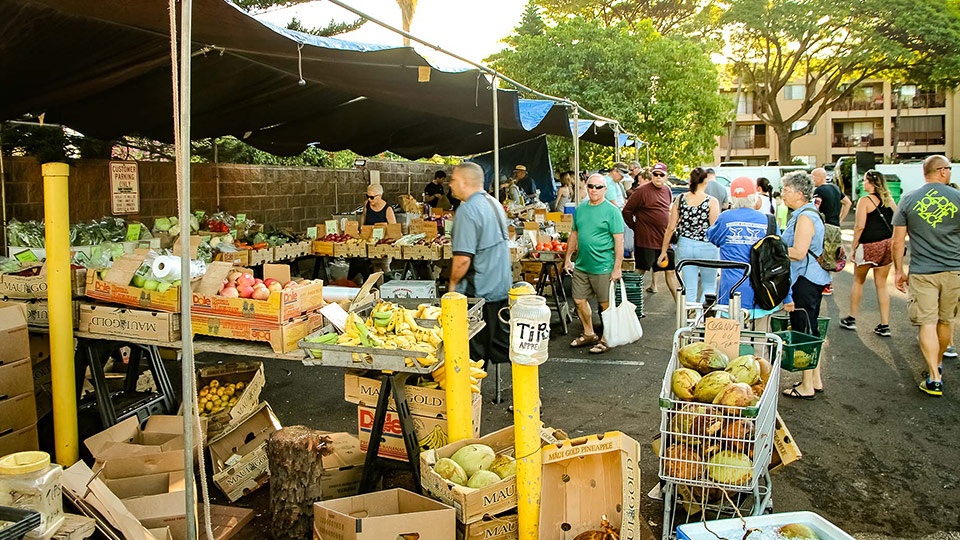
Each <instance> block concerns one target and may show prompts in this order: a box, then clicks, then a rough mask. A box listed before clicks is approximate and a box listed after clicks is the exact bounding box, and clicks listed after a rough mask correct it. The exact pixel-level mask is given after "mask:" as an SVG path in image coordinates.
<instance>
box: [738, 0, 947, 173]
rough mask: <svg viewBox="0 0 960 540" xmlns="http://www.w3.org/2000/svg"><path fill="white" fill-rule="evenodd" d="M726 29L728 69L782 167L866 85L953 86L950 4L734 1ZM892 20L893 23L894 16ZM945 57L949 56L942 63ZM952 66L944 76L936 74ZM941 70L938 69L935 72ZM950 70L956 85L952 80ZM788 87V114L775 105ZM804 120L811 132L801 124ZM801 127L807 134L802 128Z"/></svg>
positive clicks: (922, 0) (935, 0) (936, 0)
mask: <svg viewBox="0 0 960 540" xmlns="http://www.w3.org/2000/svg"><path fill="white" fill-rule="evenodd" d="M730 4H731V5H730V9H728V10H727V12H726V13H725V15H724V17H723V19H722V20H721V22H722V23H723V24H724V25H725V26H726V28H727V30H728V32H729V33H730V35H731V36H732V37H731V39H730V46H731V47H730V51H731V54H730V61H731V62H732V65H733V69H734V70H735V71H736V72H738V73H739V74H740V75H741V77H743V78H744V79H745V83H746V85H747V86H748V87H750V88H751V89H752V90H753V92H754V105H755V107H756V110H755V113H756V114H757V116H759V117H760V119H761V120H762V121H763V122H764V123H765V124H766V125H767V126H769V127H770V128H771V129H772V130H773V131H774V132H775V133H776V134H777V139H778V157H779V159H780V162H781V163H788V162H790V161H791V160H792V157H793V154H792V151H791V147H792V144H793V141H794V140H796V139H797V138H799V137H801V136H803V135H806V134H807V133H810V132H811V131H812V130H813V129H814V127H815V126H816V124H817V122H818V121H819V120H820V118H822V117H823V115H824V114H826V112H827V111H829V110H830V109H831V108H832V107H833V106H834V105H835V104H836V103H837V102H838V101H840V100H843V99H846V98H848V97H850V96H852V95H853V93H854V91H855V90H856V89H857V87H858V85H860V84H861V83H862V82H864V81H866V80H868V79H875V78H882V77H889V76H891V75H894V74H897V73H900V74H911V75H919V74H922V73H924V72H928V73H930V74H931V75H933V74H937V76H938V77H939V80H941V81H947V80H949V79H951V78H955V77H956V74H957V73H958V71H957V69H956V68H957V67H958V63H960V46H958V44H960V16H958V9H957V1H956V0H951V1H950V3H949V4H947V5H945V3H944V0H909V1H907V0H840V1H838V0H732V1H731V3H730ZM893 13H895V14H896V17H891V16H890V15H891V14H893ZM940 55H944V56H940ZM937 64H941V65H943V66H949V69H947V70H944V69H943V68H941V67H939V66H937ZM934 66H937V67H934ZM950 70H952V75H953V77H949V76H948V75H950ZM788 85H799V86H791V88H790V92H791V96H792V97H793V98H794V99H792V100H790V101H786V102H785V103H786V104H787V106H786V107H782V106H781V103H779V102H778V99H777V98H778V97H779V96H781V95H783V94H782V93H783V92H785V91H786V89H787V86H788ZM801 119H803V120H806V121H807V122H806V124H805V125H804V124H803V123H797V122H798V121H799V120H801ZM800 126H802V127H800Z"/></svg>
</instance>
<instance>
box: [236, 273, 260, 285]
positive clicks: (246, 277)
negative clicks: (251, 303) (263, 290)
mask: <svg viewBox="0 0 960 540" xmlns="http://www.w3.org/2000/svg"><path fill="white" fill-rule="evenodd" d="M255 282H256V280H255V279H254V277H253V275H252V274H240V277H238V278H237V286H238V287H239V286H241V285H246V286H247V287H250V288H253V284H254V283H255Z"/></svg>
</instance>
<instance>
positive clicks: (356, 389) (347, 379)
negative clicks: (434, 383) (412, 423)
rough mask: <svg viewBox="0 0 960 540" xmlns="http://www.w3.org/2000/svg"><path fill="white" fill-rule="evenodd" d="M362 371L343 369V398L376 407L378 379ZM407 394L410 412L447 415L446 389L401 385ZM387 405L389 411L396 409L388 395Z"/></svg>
mask: <svg viewBox="0 0 960 540" xmlns="http://www.w3.org/2000/svg"><path fill="white" fill-rule="evenodd" d="M366 373H367V372H364V371H345V372H344V374H343V399H344V400H345V401H347V402H349V403H356V404H357V405H363V406H365V407H372V408H376V406H377V398H379V396H380V380H379V379H375V378H373V377H368V376H366ZM403 390H404V392H405V393H406V395H407V405H408V406H409V407H410V412H411V413H413V414H416V415H420V416H442V417H444V418H445V417H446V415H447V391H446V390H443V389H439V388H437V389H434V388H424V387H422V386H417V385H415V384H407V385H404V387H403ZM388 407H389V408H390V410H391V411H395V410H397V406H396V404H395V403H394V402H393V396H390V398H389V402H388Z"/></svg>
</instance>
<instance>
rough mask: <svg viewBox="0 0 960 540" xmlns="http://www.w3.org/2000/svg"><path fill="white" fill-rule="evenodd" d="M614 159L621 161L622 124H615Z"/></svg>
mask: <svg viewBox="0 0 960 540" xmlns="http://www.w3.org/2000/svg"><path fill="white" fill-rule="evenodd" d="M613 161H620V124H617V125H615V126H613Z"/></svg>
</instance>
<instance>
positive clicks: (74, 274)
mask: <svg viewBox="0 0 960 540" xmlns="http://www.w3.org/2000/svg"><path fill="white" fill-rule="evenodd" d="M86 287H87V269H86V268H71V269H70V290H71V292H72V293H73V296H75V297H79V296H83V293H84V291H85V290H86ZM0 296H2V297H6V298H15V299H23V300H28V299H34V298H46V297H47V276H46V275H38V276H18V275H16V274H4V275H0Z"/></svg>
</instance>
